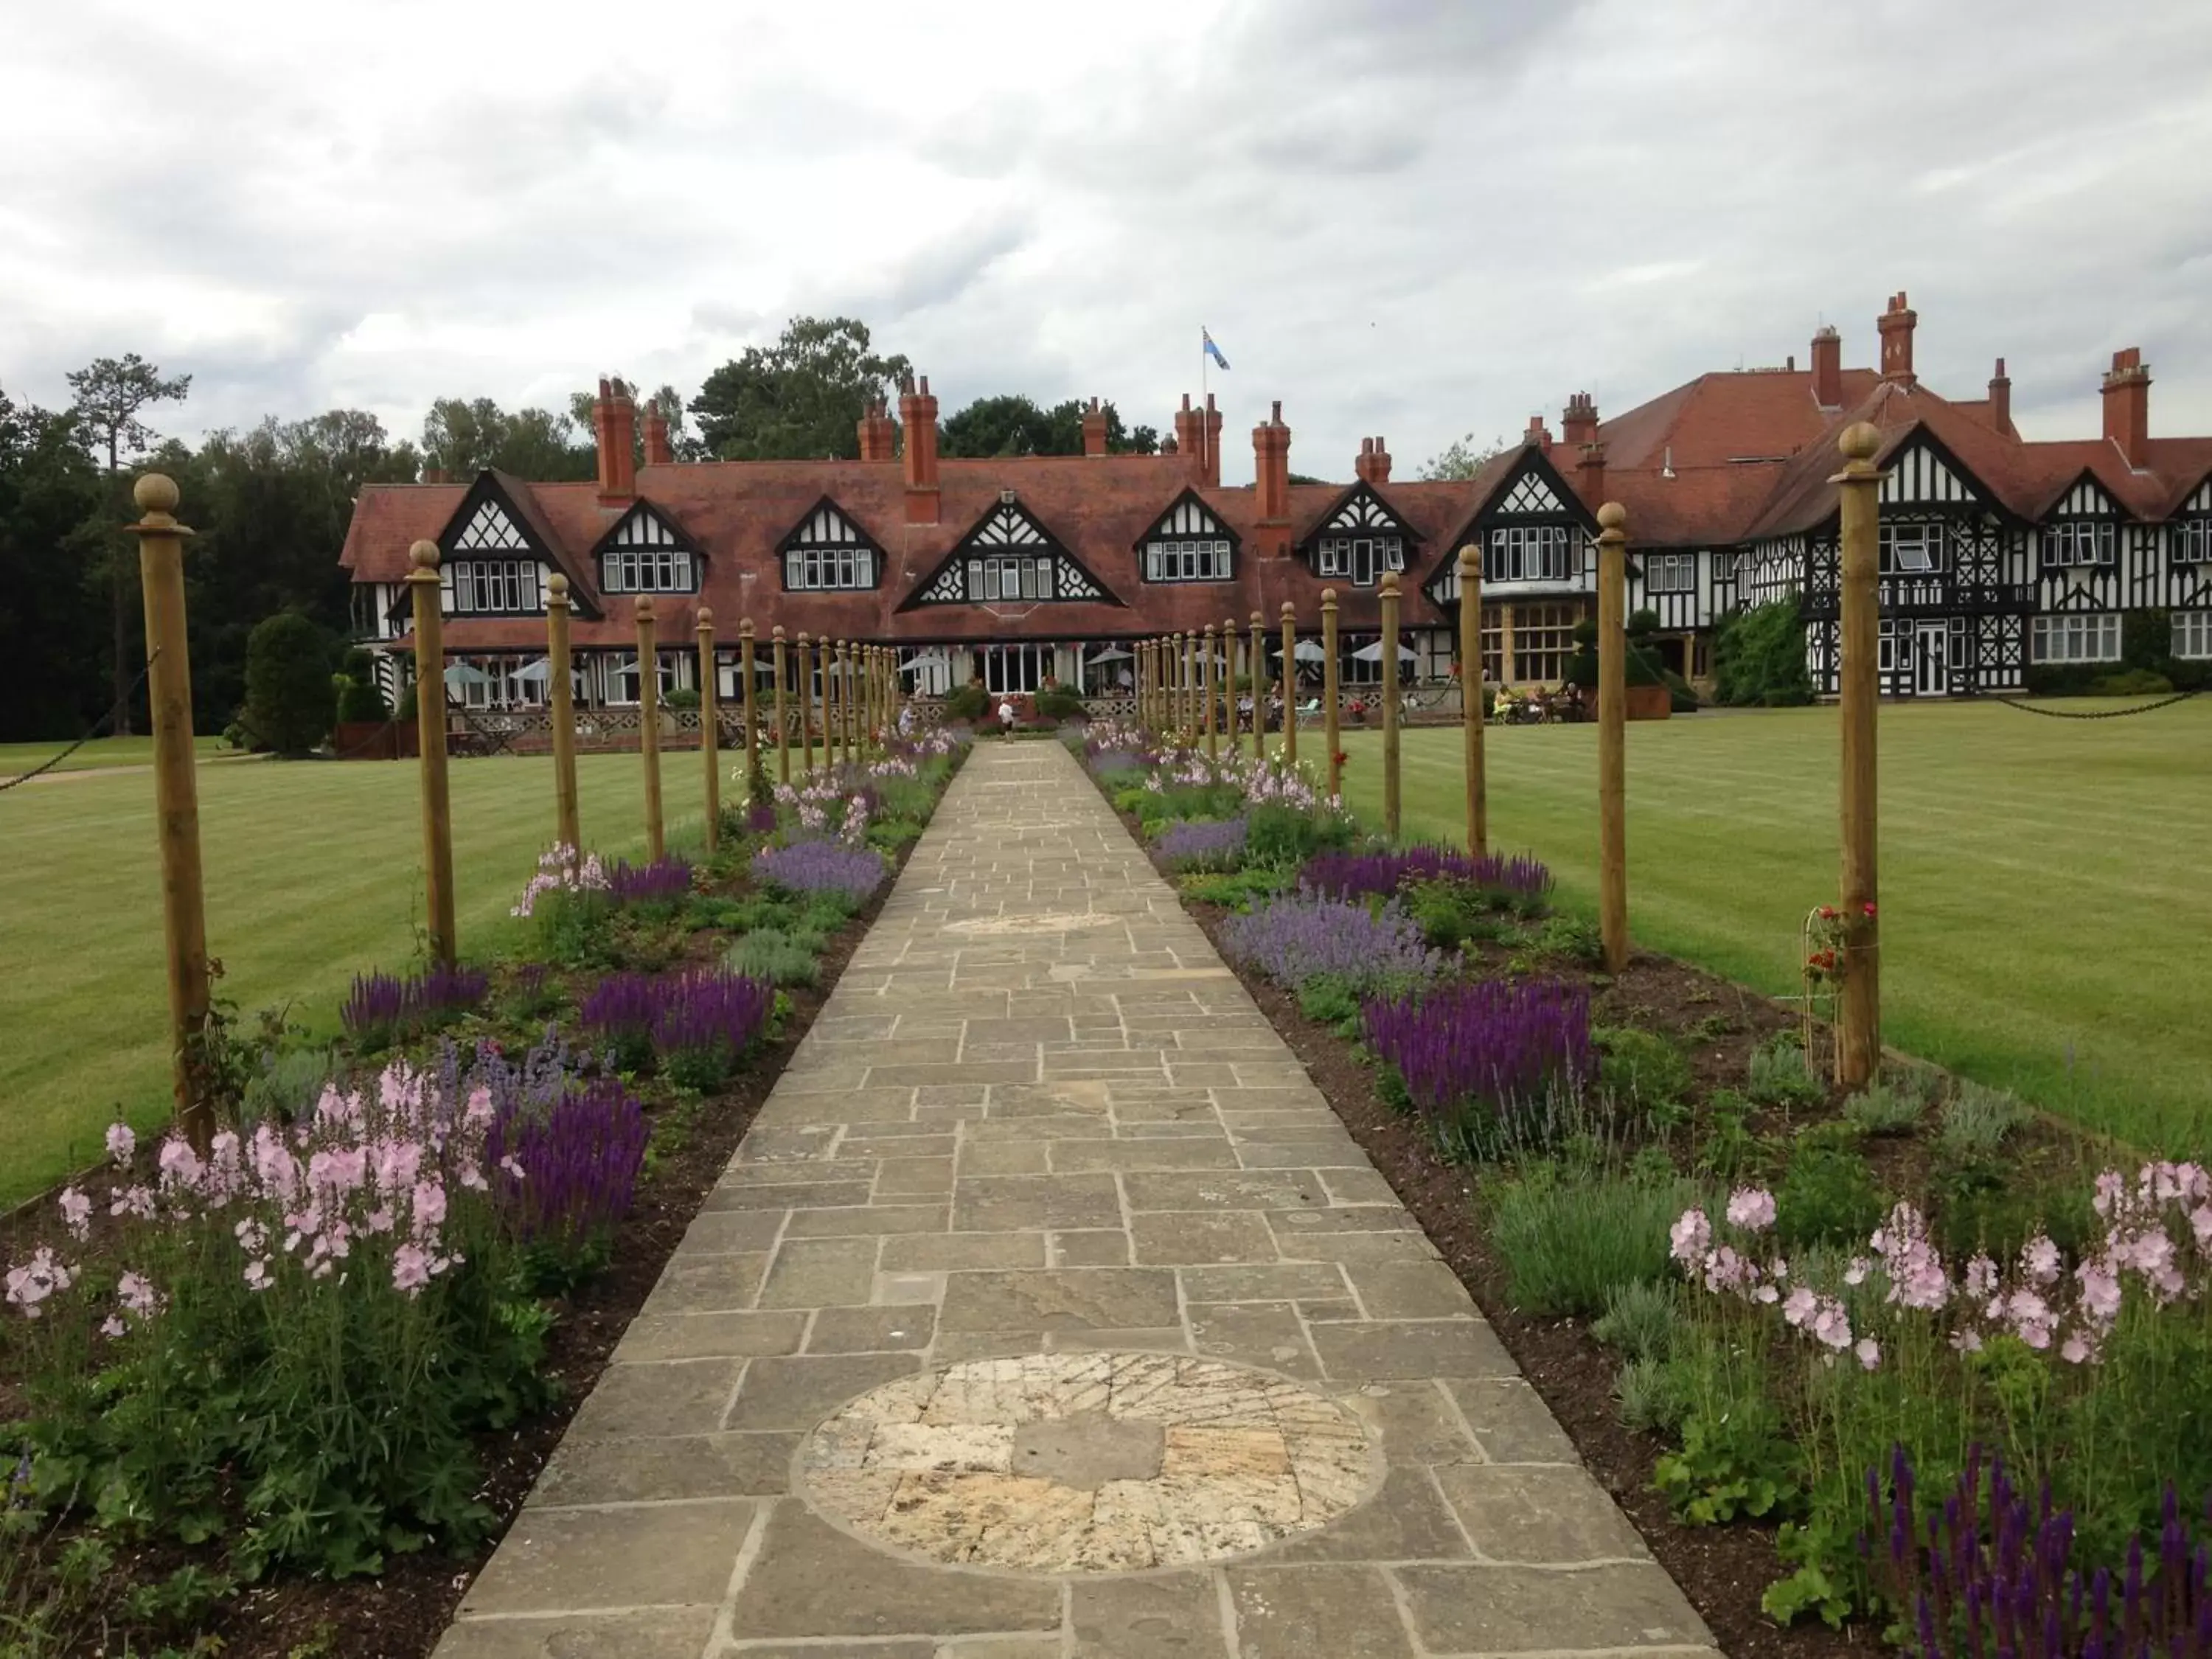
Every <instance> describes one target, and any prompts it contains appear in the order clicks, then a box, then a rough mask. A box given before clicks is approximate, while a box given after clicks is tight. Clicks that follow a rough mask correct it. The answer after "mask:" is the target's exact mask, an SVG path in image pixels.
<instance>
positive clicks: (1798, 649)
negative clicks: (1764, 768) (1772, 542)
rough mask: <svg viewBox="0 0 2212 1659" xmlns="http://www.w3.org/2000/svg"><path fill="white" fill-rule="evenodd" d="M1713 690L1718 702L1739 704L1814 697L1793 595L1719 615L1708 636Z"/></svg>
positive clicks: (1804, 700)
mask: <svg viewBox="0 0 2212 1659" xmlns="http://www.w3.org/2000/svg"><path fill="white" fill-rule="evenodd" d="M1713 689H1714V694H1715V697H1716V699H1717V701H1718V702H1724V703H1729V704H1731V705H1733V706H1735V707H1739V708H1741V707H1746V706H1750V707H1757V706H1759V705H1762V704H1763V705H1765V706H1766V707H1768V708H1776V707H1782V706H1786V705H1790V704H1795V703H1808V702H1812V701H1813V677H1812V674H1811V672H1810V671H1809V670H1808V668H1807V667H1806V665H1805V623H1804V622H1803V620H1802V618H1801V617H1799V616H1798V614H1797V601H1796V599H1776V600H1774V601H1773V602H1772V603H1771V604H1768V605H1753V607H1752V608H1751V609H1749V610H1747V611H1735V612H1734V613H1733V614H1732V615H1730V616H1729V617H1726V618H1724V619H1723V622H1722V623H1721V625H1720V629H1719V632H1718V633H1717V635H1715V637H1714V640H1713Z"/></svg>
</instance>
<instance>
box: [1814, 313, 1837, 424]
mask: <svg viewBox="0 0 2212 1659" xmlns="http://www.w3.org/2000/svg"><path fill="white" fill-rule="evenodd" d="M1813 401H1814V403H1815V404H1819V405H1820V407H1821V408H1822V409H1841V408H1842V407H1843V406H1844V337H1843V336H1842V335H1840V334H1838V333H1837V332H1836V330H1835V326H1834V325H1832V324H1826V325H1822V326H1821V327H1820V328H1819V329H1817V330H1815V331H1814V335H1813Z"/></svg>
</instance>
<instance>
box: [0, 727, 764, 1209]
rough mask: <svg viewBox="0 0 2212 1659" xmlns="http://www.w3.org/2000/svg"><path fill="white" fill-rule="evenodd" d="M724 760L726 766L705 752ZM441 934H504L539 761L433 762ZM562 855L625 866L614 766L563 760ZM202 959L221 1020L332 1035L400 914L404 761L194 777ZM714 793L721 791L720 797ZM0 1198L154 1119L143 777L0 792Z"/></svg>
mask: <svg viewBox="0 0 2212 1659" xmlns="http://www.w3.org/2000/svg"><path fill="white" fill-rule="evenodd" d="M724 763H725V765H726V764H727V758H726V757H725V762H724ZM451 772H452V793H453V862H454V881H453V884H454V890H455V900H456V904H455V908H456V925H457V926H458V927H459V933H460V942H461V951H462V954H463V955H464V956H472V955H480V954H482V953H483V952H486V951H489V950H492V949H494V948H496V947H497V946H498V945H500V944H501V942H502V941H503V940H506V939H511V938H512V936H513V931H514V930H515V929H516V928H518V927H520V926H521V924H520V923H519V922H517V921H514V920H513V918H512V917H510V916H509V915H508V914H507V913H508V910H509V908H510V907H511V906H512V905H513V902H514V899H515V896H516V894H517V893H519V892H520V890H521V888H522V885H523V884H524V883H525V882H526V881H527V880H528V879H529V878H530V875H531V872H532V871H533V870H534V869H535V868H536V867H537V862H538V854H539V853H540V852H541V851H542V850H543V849H544V848H545V847H546V846H547V845H548V844H549V843H550V842H551V841H552V839H553V772H552V763H551V762H550V760H549V759H546V758H544V757H495V758H491V759H483V760H456V761H454V762H453V764H452V769H451ZM577 779H578V794H579V796H580V811H581V816H582V828H583V835H584V840H585V842H586V845H587V846H590V847H592V848H596V849H598V850H599V851H600V852H601V853H604V854H607V855H609V856H611V857H613V856H628V857H630V858H633V859H635V858H639V857H641V856H642V855H643V851H644V845H645V831H644V805H643V799H644V789H643V782H642V779H641V773H640V763H639V760H638V757H636V756H635V755H586V756H583V757H580V758H579V759H578V761H577ZM198 780H199V795H200V840H201V848H202V856H203V860H204V864H205V866H206V880H207V911H208V949H209V951H210V954H212V955H213V956H215V957H218V958H219V959H220V960H221V961H222V964H223V968H224V975H223V978H222V981H221V983H220V984H219V985H218V987H217V994H218V995H220V996H223V997H226V998H228V999H230V1000H233V1001H234V1002H235V1003H236V1004H237V1005H238V1006H239V1008H240V1010H241V1011H242V1012H243V1013H244V1014H245V1015H246V1017H248V1018H250V1017H251V1015H252V1012H254V1011H255V1010H257V1009H260V1008H263V1007H265V1006H271V1005H273V1004H277V1003H289V1004H290V1005H291V1006H292V1008H293V1012H294V1018H295V1019H296V1020H298V1021H299V1022H300V1023H301V1024H305V1025H307V1027H309V1028H310V1029H311V1030H319V1031H332V1030H336V1029H337V1005H338V1003H339V1001H340V1000H341V999H343V996H344V994H345V992H346V989H347V987H349V985H350V984H351V982H352V979H353V975H355V974H356V972H358V971H360V970H362V969H368V968H378V967H381V968H386V969H399V968H402V967H404V966H405V965H406V964H407V963H409V961H410V959H411V958H413V957H415V956H416V951H417V949H418V945H417V940H418V937H419V932H420V928H421V925H422V808H421V797H420V795H419V793H417V785H416V768H415V767H414V766H413V765H412V764H411V763H376V762H356V763H343V764H340V763H295V764H289V765H287V764H283V763H276V762H267V763H257V764H236V763H228V764H207V765H203V766H201V767H200V769H199V773H198ZM661 787H662V790H663V793H664V797H665V812H666V814H667V823H668V826H669V834H670V837H671V841H691V842H696V840H697V839H698V838H699V836H700V834H701V829H702V822H703V814H704V803H705V786H704V783H703V781H702V774H701V763H700V759H699V757H698V755H697V753H696V751H680V752H672V753H670V754H667V755H664V756H663V757H662V758H661ZM728 790H729V786H727V785H726V786H725V795H726V797H727V794H728ZM0 918H4V921H0V1205H6V1204H9V1203H11V1202H14V1201H15V1200H20V1199H21V1198H23V1197H26V1196H27V1195H28V1194H32V1193H34V1192H36V1191H38V1190H39V1189H40V1188H42V1187H44V1186H46V1185H47V1184H49V1183H50V1182H53V1181H54V1180H56V1179H58V1177H60V1176H62V1175H63V1174H64V1173H65V1172H66V1171H67V1170H70V1169H72V1168H76V1167H79V1166H81V1165H82V1164H84V1163H86V1162H87V1161H88V1160H89V1159H90V1158H94V1157H96V1156H97V1152H98V1147H99V1144H100V1136H101V1135H102V1134H103V1133H105V1130H106V1125H107V1124H108V1123H109V1122H110V1121H112V1119H113V1117H114V1115H115V1113H116V1110H117V1109H118V1106H119V1107H120V1108H121V1109H123V1111H124V1113H125V1115H126V1116H127V1117H128V1118H129V1119H130V1121H131V1122H132V1123H134V1124H136V1125H137V1126H139V1127H142V1128H143V1127H147V1126H149V1125H153V1124H156V1123H160V1122H162V1121H165V1120H166V1119H167V1115H168V1110H169V1100H168V1060H167V1049H166V1046H165V1045H166V1042H167V1037H166V1025H167V1007H168V1003H167V995H168V993H167V979H166V977H165V969H164V966H163V959H162V943H161V871H160V865H159V861H158V854H157V850H156V848H155V839H154V780H153V776H152V775H151V774H150V773H143V772H142V773H129V774H123V775H109V776H102V775H97V774H94V775H87V776H83V777H80V778H72V779H70V780H68V781H64V782H57V783H52V784H45V783H40V784H29V785H26V786H24V787H21V788H19V789H15V790H10V791H9V792H8V793H4V794H0Z"/></svg>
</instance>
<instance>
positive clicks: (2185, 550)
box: [2171, 518, 2212, 564]
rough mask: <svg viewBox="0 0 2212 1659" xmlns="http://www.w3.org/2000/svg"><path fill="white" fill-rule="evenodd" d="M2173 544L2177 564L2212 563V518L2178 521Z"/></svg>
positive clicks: (2174, 528) (2174, 560)
mask: <svg viewBox="0 0 2212 1659" xmlns="http://www.w3.org/2000/svg"><path fill="white" fill-rule="evenodd" d="M2171 545H2172V548H2173V562H2175V563H2176V564H2212V518H2207V519H2182V520H2179V521H2177V522H2176V523H2175V525H2174V526H2173V539H2172V544H2171Z"/></svg>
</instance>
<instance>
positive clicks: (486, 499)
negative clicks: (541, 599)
mask: <svg viewBox="0 0 2212 1659" xmlns="http://www.w3.org/2000/svg"><path fill="white" fill-rule="evenodd" d="M434 539H435V541H436V542H437V544H438V551H439V555H440V556H441V561H442V562H452V561H453V560H454V559H457V558H483V557H494V558H495V557H500V556H507V557H510V558H512V557H517V556H534V557H536V558H538V559H540V560H542V561H544V562H545V563H546V564H548V565H550V566H551V567H552V568H554V569H556V570H557V571H559V572H560V573H561V574H562V575H564V576H566V577H567V578H568V594H569V599H570V600H571V602H572V603H573V604H574V606H575V611H576V614H577V616H579V617H583V618H586V619H592V618H596V617H598V616H599V614H600V612H599V605H598V603H597V596H598V592H599V584H598V583H597V582H596V581H591V580H583V579H582V578H581V576H580V574H579V573H578V571H577V569H576V568H575V562H574V560H572V559H571V558H570V557H569V556H568V552H567V550H566V548H565V546H564V545H563V544H562V539H561V538H560V537H558V536H557V535H556V534H555V533H554V532H553V527H552V526H551V524H550V522H549V521H548V520H547V518H546V516H545V514H544V512H543V511H541V510H540V508H539V505H538V498H537V494H536V492H535V491H534V490H532V489H531V487H530V486H529V485H528V484H527V483H524V482H523V481H522V480H521V479H520V478H518V477H514V476H513V474H512V473H508V472H501V471H496V470H495V469H494V468H490V467H487V468H485V469H484V471H482V472H479V473H477V476H476V477H475V479H474V481H473V482H471V483H470V484H469V486H468V488H467V489H466V490H465V492H464V493H463V495H462V496H461V499H460V501H459V504H458V505H456V506H455V507H454V508H453V512H452V513H450V514H449V515H448V517H447V520H446V523H445V526H444V527H443V528H442V529H441V530H440V531H439V532H438V533H437V534H436V536H435V538H434Z"/></svg>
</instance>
